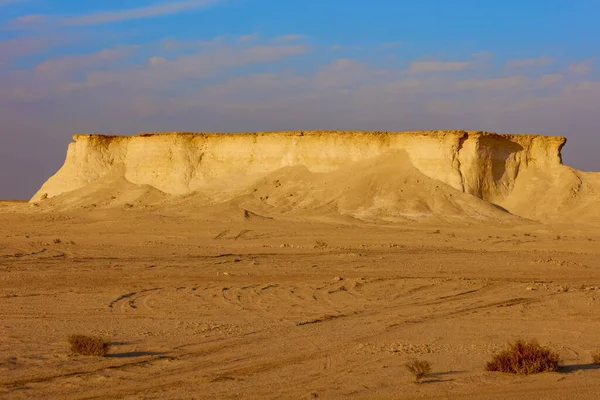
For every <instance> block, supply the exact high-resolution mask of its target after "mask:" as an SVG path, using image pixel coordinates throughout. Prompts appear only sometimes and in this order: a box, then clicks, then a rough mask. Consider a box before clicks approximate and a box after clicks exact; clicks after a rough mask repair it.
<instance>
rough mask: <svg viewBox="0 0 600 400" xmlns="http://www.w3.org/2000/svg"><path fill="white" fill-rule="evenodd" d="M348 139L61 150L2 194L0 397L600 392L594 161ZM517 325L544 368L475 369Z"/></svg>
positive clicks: (505, 141)
mask: <svg viewBox="0 0 600 400" xmlns="http://www.w3.org/2000/svg"><path fill="white" fill-rule="evenodd" d="M348 135H350V136H348ZM353 135H354V136H353ZM356 135H358V134H347V133H346V134H343V135H341V136H340V137H338V138H337V139H335V141H334V143H330V142H327V140H329V139H327V140H326V141H325V142H323V143H318V144H317V145H314V146H313V145H312V144H310V142H308V140H309V139H310V138H311V137H313V138H315V139H310V140H317V139H319V138H321V137H322V136H326V134H324V133H319V134H313V135H312V136H311V134H308V135H305V134H304V133H302V135H296V134H294V135H293V140H294V141H295V142H294V144H293V145H289V146H288V145H286V146H287V147H286V149H284V150H282V149H281V147H278V146H281V145H280V144H277V143H275V142H277V140H279V139H277V140H274V139H273V140H274V141H273V142H269V143H267V144H263V145H262V147H261V148H262V149H263V153H260V152H259V153H260V154H263V155H264V154H265V153H264V152H267V153H268V152H271V153H269V154H271V155H270V156H269V157H267V156H263V158H260V159H259V158H258V156H257V155H253V156H252V157H250V158H251V160H250V161H244V163H242V165H239V166H235V165H233V164H232V161H231V160H235V159H242V158H244V157H246V158H247V156H246V155H247V153H248V152H250V153H251V151H250V150H249V149H252V148H253V147H252V146H255V147H256V146H258V145H261V143H260V140H261V136H258V137H257V140H255V141H254V144H253V145H245V144H244V146H245V147H244V146H242V147H232V145H231V144H229V143H224V144H222V143H219V144H218V145H217V144H214V141H212V142H211V141H210V140H209V144H208V145H209V146H214V147H215V148H213V149H208V148H207V147H202V146H199V145H197V144H195V145H194V146H195V148H201V155H200V156H196V155H194V154H195V153H194V154H191V153H193V152H192V151H190V148H191V146H190V144H189V143H188V142H187V141H188V139H189V137H188V136H180V135H175V136H173V135H166V136H150V137H147V136H140V137H134V138H133V139H131V140H132V142H127V143H126V144H123V143H124V141H125V140H126V139H114V140H115V141H117V142H118V143H116V144H115V143H113V142H111V143H106V140H105V139H98V138H97V137H94V138H95V139H94V138H92V139H89V138H88V137H84V138H83V139H81V140H83V143H84V144H81V143H80V144H78V145H75V144H74V145H72V147H71V148H70V149H69V152H70V153H69V155H68V156H67V161H66V163H65V166H64V167H63V168H62V169H61V171H62V172H61V171H59V173H58V174H57V175H55V177H53V178H51V179H50V180H49V181H48V182H47V184H45V186H44V187H42V189H40V192H38V194H36V195H35V196H34V198H33V199H32V201H31V202H17V201H3V202H0V398H6V399H32V398H40V399H317V398H319V399H346V398H353V399H354V398H355V399H506V400H509V399H564V398H569V399H597V398H600V366H598V365H595V364H593V363H592V354H593V353H594V352H595V351H598V350H600V261H599V259H600V211H599V210H600V201H599V199H600V197H599V195H600V191H599V190H598V189H599V188H600V185H599V182H600V178H599V177H598V174H596V173H584V172H581V171H576V170H573V169H571V168H569V167H567V166H564V165H562V163H561V161H560V159H559V155H557V154H555V153H557V152H560V147H562V145H564V143H562V142H561V141H560V140H559V139H547V141H546V139H536V138H534V137H510V136H499V135H494V134H487V133H476V134H473V133H471V134H468V135H467V136H466V137H465V135H466V134H464V133H460V132H459V133H456V132H451V133H444V132H442V133H435V134H429V133H428V134H419V135H416V136H415V135H408V136H400V137H401V143H400V142H398V143H396V142H394V141H395V140H396V139H395V138H396V137H398V135H400V134H396V135H395V136H394V135H391V136H390V135H384V138H383V139H381V134H378V136H376V139H373V137H371V136H369V137H367V138H366V139H364V138H363V139H364V140H366V142H361V141H360V140H363V139H360V140H358V139H356V137H355V136H356ZM423 135H424V136H423ZM327 137H330V136H327ZM348 137H350V138H351V139H352V140H350V141H347V140H346V138H348ZM423 137H424V138H425V139H423ZM432 137H433V139H431V138H432ZM473 137H475V138H476V140H478V141H477V142H476V143H473V144H472V146H471V145H470V144H469V140H472V138H473ZM152 138H155V139H156V138H157V139H156V140H164V141H167V142H169V143H167V144H164V143H162V144H160V145H156V146H155V145H154V144H152V145H151V146H149V147H145V148H143V149H142V150H143V151H142V150H140V148H139V146H140V144H139V143H138V142H135V141H140V140H142V139H147V140H146V142H144V143H148V141H149V140H151V139H152ZM192 138H193V139H194V140H196V138H197V137H196V136H193V137H192ZM263 138H264V139H269V140H271V139H270V138H273V136H272V135H271V136H269V135H266V136H264V137H263ZM415 138H416V139H415ZM201 139H202V140H205V139H206V140H208V139H210V137H209V138H205V137H201ZM430 139H431V141H430V142H427V141H428V140H430ZM88 140H92V141H93V140H97V141H98V142H99V143H91V142H89V141H88ZM111 140H112V139H111ZM127 140H129V139H127ZM281 140H282V142H281V143H284V142H285V143H288V142H291V139H289V138H288V136H285V138H284V139H281ZM319 140H320V139H319ZM398 140H400V139H398ZM404 140H406V143H405V142H404ZM303 141H305V142H303ZM352 141H355V143H354V144H352V145H350V144H348V143H350V142H352ZM369 141H371V142H372V143H375V144H371V145H369V144H368V142H369ZM256 142H258V144H257V143H256ZM538 142H539V143H538ZM211 143H212V144H211ZM303 143H305V144H303ZM356 143H358V144H356ZM365 143H367V145H365ZM394 143H396V144H394ZM432 143H433V144H432ZM548 143H549V144H548ZM309 144H310V146H308V145H309ZM77 146H80V147H77ZM94 146H95V147H94ZM111 146H113V147H111ZM115 146H117V147H118V148H117V147H115ZM123 146H125V147H123ZM136 146H137V147H136ZM302 146H308V147H306V148H303V147H302ZM328 146H329V147H328ZM353 146H354V147H353ZM334 148H337V149H342V150H339V151H338V152H337V153H335V152H332V150H331V149H334ZM356 148H358V149H364V148H366V149H367V150H368V151H367V152H366V153H365V154H362V153H360V154H359V152H358V150H356ZM98 149H100V150H98ZM124 149H125V150H124ZM165 149H167V150H165ZM424 149H425V150H424ZM465 149H466V150H465ZM164 151H167V153H168V154H167V155H164V154H162V152H164ZM461 151H467V153H464V152H463V153H461ZM140 152H141V153H140ZM157 152H159V153H160V154H158V153H157ZM334 153H335V154H334ZM139 154H145V155H146V157H147V159H146V161H143V160H142V161H139V160H137V161H136V162H133V161H132V159H131V157H133V158H135V157H138V158H139ZM182 154H183V155H184V156H182ZM190 154H191V155H190ZM307 154H309V155H310V157H312V158H310V157H308V156H307ZM339 154H350V155H352V156H348V157H347V158H345V159H344V158H343V157H341V156H339ZM225 155H227V156H225ZM546 156H547V157H548V159H545V158H544V157H546ZM274 157H275V158H274ZM557 157H558V158H557ZM273 159H276V162H275V161H273ZM161 160H162V161H161ZM165 160H170V161H168V162H171V163H172V164H168V162H167V161H165ZM182 160H183V161H182ZM190 160H191V161H190ZM257 160H258V161H257ZM307 160H308V161H307ZM311 160H312V161H311ZM332 160H333V161H332ZM482 160H483V161H482ZM190 162H191V163H192V164H193V165H194V166H197V169H190V168H189V165H191V164H190ZM311 163H313V164H312V165H311ZM319 163H320V164H319ZM256 164H260V165H262V166H264V165H268V167H265V168H263V169H261V168H262V167H257V166H256ZM165 165H166V166H165ZM182 165H183V167H182ZM224 165H225V166H226V167H224ZM315 165H317V166H319V168H318V170H314V169H315V168H316V167H314V166H315ZM184 167H185V168H184ZM86 168H87V169H86ZM311 168H312V169H313V170H311ZM453 168H454V170H453ZM200 170H202V171H203V172H202V174H204V175H202V174H201V173H200V172H198V171H200ZM99 171H100V172H99ZM165 171H167V172H165ZM206 171H209V172H210V174H209V173H207V172H206ZM449 171H450V172H449ZM452 171H455V172H456V171H458V172H457V174H456V175H453V172H452ZM168 174H171V175H172V176H171V175H168ZM165 177H166V178H165ZM182 177H183V178H182ZM211 177H212V178H214V177H217V178H215V179H212V178H211ZM178 179H179V180H178ZM172 182H175V183H176V184H175V183H173V185H170V183H172ZM182 182H183V183H182ZM61 188H62V189H61ZM184 189H185V190H184ZM553 201H554V202H553ZM79 333H80V334H89V335H99V336H103V337H106V338H110V340H111V341H112V343H113V346H112V348H111V351H110V353H109V354H108V355H107V356H106V357H85V356H80V355H75V354H72V353H71V352H70V350H69V344H68V342H67V337H68V336H69V335H71V334H79ZM519 338H526V339H528V338H535V339H537V340H538V341H539V342H540V343H541V344H543V345H546V346H549V347H551V348H552V349H555V350H556V351H558V352H559V353H560V356H561V366H560V369H559V371H558V372H551V373H542V374H537V375H531V376H514V375H507V374H502V373H498V372H487V371H485V365H486V362H487V361H489V360H490V358H491V357H492V355H493V354H494V353H496V352H498V351H500V350H502V349H503V348H504V346H505V345H506V343H507V342H509V341H513V340H516V339H519ZM411 359H420V360H426V361H429V362H430V363H431V365H432V372H431V373H430V374H429V375H428V376H427V377H426V378H425V379H424V380H423V382H422V383H420V384H416V383H414V381H413V377H412V376H411V375H410V374H409V373H408V371H407V370H406V368H405V367H404V364H405V363H406V362H407V361H409V360H411Z"/></svg>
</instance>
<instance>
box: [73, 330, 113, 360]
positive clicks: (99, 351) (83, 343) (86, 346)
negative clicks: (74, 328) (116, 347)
mask: <svg viewBox="0 0 600 400" xmlns="http://www.w3.org/2000/svg"><path fill="white" fill-rule="evenodd" d="M69 344H70V345H71V351H72V352H73V353H76V354H81V355H84V356H99V357H104V356H105V355H106V354H108V352H109V351H110V347H111V345H112V344H111V342H110V340H108V339H104V338H102V337H99V336H86V335H71V336H69Z"/></svg>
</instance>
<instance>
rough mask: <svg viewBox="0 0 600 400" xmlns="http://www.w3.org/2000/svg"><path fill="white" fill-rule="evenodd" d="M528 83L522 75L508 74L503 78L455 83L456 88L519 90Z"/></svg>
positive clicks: (527, 79)
mask: <svg viewBox="0 0 600 400" xmlns="http://www.w3.org/2000/svg"><path fill="white" fill-rule="evenodd" d="M529 83H530V79H529V78H527V77H524V76H510V77H503V78H489V79H472V80H465V81H459V82H457V83H456V88H458V89H466V90H472V89H491V90H515V89H517V90H520V89H524V88H525V87H526V85H528V84H529Z"/></svg>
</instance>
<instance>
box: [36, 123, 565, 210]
mask: <svg viewBox="0 0 600 400" xmlns="http://www.w3.org/2000/svg"><path fill="white" fill-rule="evenodd" d="M74 140H75V142H74V143H71V144H70V145H69V149H68V152H67V157H66V161H65V164H64V165H63V167H62V168H61V169H60V170H59V171H58V172H57V173H56V174H55V175H54V176H53V177H51V178H50V179H49V180H48V181H47V182H46V183H45V184H44V185H43V186H42V188H41V189H40V190H39V191H38V193H36V194H35V196H34V197H33V198H32V201H39V200H40V199H42V198H45V197H49V198H51V197H55V196H58V195H61V194H64V193H67V192H72V191H74V190H77V189H80V188H82V187H85V186H86V185H88V184H90V183H91V182H94V181H96V180H98V179H99V178H101V177H103V176H106V175H107V174H109V173H111V171H113V172H114V171H115V170H116V168H120V170H122V171H123V172H122V173H123V176H124V178H125V179H126V180H127V181H129V182H131V183H134V184H138V185H149V186H152V187H154V188H156V189H158V190H160V191H162V192H164V193H168V194H172V195H184V194H188V193H191V192H194V191H197V190H205V189H207V188H214V189H218V190H220V191H227V190H231V191H234V190H239V189H241V188H243V187H245V186H249V185H251V184H252V183H253V182H255V181H256V180H258V179H260V178H261V177H264V176H265V175H267V174H270V173H273V172H275V171H278V170H280V169H282V168H284V167H294V166H303V167H306V168H307V169H308V170H309V171H310V172H313V173H328V172H332V171H336V170H339V169H340V168H342V167H347V166H349V165H352V164H353V163H357V162H361V161H365V160H370V159H375V158H376V157H379V156H383V155H385V154H391V153H393V152H398V151H402V152H405V153H406V154H407V155H408V158H409V159H410V162H411V164H412V165H413V166H414V167H415V168H416V169H417V170H418V171H420V172H421V173H422V174H424V175H426V176H427V177H429V178H431V179H435V180H437V181H440V182H442V183H444V184H447V185H449V186H450V187H452V188H454V189H456V190H458V191H461V192H464V193H468V194H471V195H474V196H476V197H478V198H480V199H483V200H486V201H489V202H491V203H494V204H497V205H500V206H503V204H504V203H505V202H506V201H507V199H510V198H511V194H512V191H513V189H514V188H515V185H516V184H517V181H518V178H519V176H520V175H521V174H523V172H524V171H526V170H529V169H531V168H535V169H537V170H543V171H545V172H546V173H549V174H552V173H553V172H552V171H556V174H559V171H563V173H564V170H562V169H561V168H563V169H564V168H567V167H564V166H562V164H561V155H560V150H561V148H562V146H563V145H564V144H565V142H566V139H565V138H563V137H545V136H536V135H499V134H494V133H488V132H465V131H435V132H404V133H391V132H390V133H388V132H339V131H333V132H329V131H327V132H326V131H314V132H276V133H252V134H193V133H164V134H141V135H138V136H126V137H123V136H102V135H90V134H84V135H75V136H74ZM399 172H400V171H399ZM387 173H389V171H388V172H387ZM349 178H350V177H349Z"/></svg>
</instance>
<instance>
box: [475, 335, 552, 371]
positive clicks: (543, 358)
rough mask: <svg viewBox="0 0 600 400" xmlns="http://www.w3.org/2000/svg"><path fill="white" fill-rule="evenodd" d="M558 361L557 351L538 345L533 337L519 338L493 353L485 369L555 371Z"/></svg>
mask: <svg viewBox="0 0 600 400" xmlns="http://www.w3.org/2000/svg"><path fill="white" fill-rule="evenodd" d="M559 361H560V356H559V355H558V353H557V352H555V351H554V350H552V349H549V348H548V347H543V346H540V344H539V343H538V342H537V341H536V340H535V339H531V340H523V339H519V340H517V341H516V342H514V343H509V344H508V346H507V348H506V349H505V350H503V351H501V352H500V353H497V354H495V355H494V357H493V358H492V361H490V362H488V363H487V365H486V368H485V369H486V371H499V372H505V373H509V374H520V375H529V374H537V373H540V372H553V371H557V370H558V363H559Z"/></svg>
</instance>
